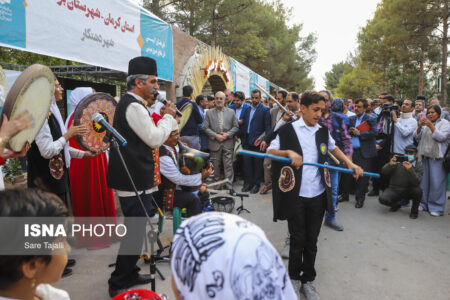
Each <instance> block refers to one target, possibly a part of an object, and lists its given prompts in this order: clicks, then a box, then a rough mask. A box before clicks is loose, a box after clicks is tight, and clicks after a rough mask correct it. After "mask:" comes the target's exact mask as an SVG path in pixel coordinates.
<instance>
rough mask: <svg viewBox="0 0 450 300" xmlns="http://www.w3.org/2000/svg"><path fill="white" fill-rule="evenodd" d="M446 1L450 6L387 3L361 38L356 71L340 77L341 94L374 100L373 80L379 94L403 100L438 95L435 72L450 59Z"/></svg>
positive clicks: (431, 0) (438, 0)
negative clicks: (446, 41)
mask: <svg viewBox="0 0 450 300" xmlns="http://www.w3.org/2000/svg"><path fill="white" fill-rule="evenodd" d="M444 2H447V7H448V0H425V1H424V0H382V1H381V2H380V3H379V4H378V7H377V10H376V12H375V15H374V17H373V18H372V19H371V20H369V21H368V22H367V24H366V26H364V27H363V28H362V29H361V31H360V33H359V35H358V44H359V45H358V60H357V63H356V68H355V69H354V70H353V71H352V72H351V73H348V74H347V76H342V77H341V78H340V82H339V84H338V91H339V92H340V93H346V94H349V93H350V94H353V95H365V96H369V94H371V93H372V92H371V90H373V88H369V87H367V86H364V84H367V83H368V82H370V81H373V84H375V85H376V86H377V87H380V88H382V89H380V90H378V91H377V93H379V92H381V91H387V92H389V93H391V94H393V95H394V96H397V97H399V98H415V97H416V96H417V95H418V94H419V93H420V94H424V95H426V96H428V97H431V96H432V95H435V94H436V88H435V86H436V85H435V80H436V79H437V77H436V73H439V71H440V66H442V65H444V59H445V60H446V56H445V55H442V53H443V51H444V50H443V48H442V40H443V38H444V35H446V34H444V32H443V30H441V28H442V24H443V23H442V22H444V21H443V17H442V12H443V10H442V9H443V8H444V7H445V5H444V4H445V3H444ZM444 15H445V14H444ZM447 16H448V12H447ZM447 21H448V19H447ZM445 22H446V21H445ZM445 64H446V62H445ZM329 73H331V74H333V73H334V72H333V70H331V71H330V72H329ZM352 73H353V74H352ZM356 74H358V76H363V78H364V79H358V78H355V76H356ZM330 76H331V75H330ZM332 79H333V78H331V79H330V80H331V82H332V83H333V81H332ZM365 79H368V81H367V80H365ZM350 83H352V84H363V86H362V87H351V86H349V84H350ZM377 93H375V95H377ZM372 96H373V95H372Z"/></svg>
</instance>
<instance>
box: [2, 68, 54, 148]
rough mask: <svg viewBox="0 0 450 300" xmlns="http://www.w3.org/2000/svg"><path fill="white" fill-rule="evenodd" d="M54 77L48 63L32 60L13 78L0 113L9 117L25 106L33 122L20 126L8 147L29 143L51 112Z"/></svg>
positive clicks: (21, 110)
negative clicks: (33, 62) (45, 64)
mask: <svg viewBox="0 0 450 300" xmlns="http://www.w3.org/2000/svg"><path fill="white" fill-rule="evenodd" d="M55 80H56V78H55V76H54V75H53V72H52V71H51V70H50V69H49V68H48V67H46V66H43V65H39V64H34V65H31V66H29V67H28V68H26V69H25V71H23V72H22V74H20V76H19V77H18V78H17V80H16V81H15V82H14V84H13V86H12V87H11V90H10V91H9V93H8V96H7V97H6V100H5V104H4V105H3V109H2V113H4V114H5V115H6V116H7V117H8V119H9V120H11V118H13V117H14V116H15V115H17V114H18V113H21V112H23V111H24V110H28V111H29V112H30V114H31V116H32V118H33V121H34V122H33V126H32V127H30V128H28V129H24V130H22V131H21V132H19V133H18V134H17V135H16V136H14V137H13V138H11V139H10V140H9V145H8V148H9V149H11V150H13V151H15V152H19V151H21V150H22V147H23V145H24V144H25V143H26V142H29V143H32V142H33V141H34V139H35V138H36V136H37V135H38V133H39V131H40V130H41V128H42V126H43V125H44V122H45V120H46V119H47V118H48V114H49V112H50V105H51V104H52V99H53V95H54V92H55ZM2 121H3V119H2ZM0 126H1V124H0Z"/></svg>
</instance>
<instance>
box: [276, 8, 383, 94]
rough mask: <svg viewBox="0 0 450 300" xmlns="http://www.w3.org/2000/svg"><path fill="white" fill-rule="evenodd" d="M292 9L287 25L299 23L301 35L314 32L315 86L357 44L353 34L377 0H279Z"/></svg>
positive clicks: (313, 71)
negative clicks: (315, 57) (315, 52)
mask: <svg viewBox="0 0 450 300" xmlns="http://www.w3.org/2000/svg"><path fill="white" fill-rule="evenodd" d="M282 2H283V3H284V4H285V5H286V6H287V7H292V8H293V13H292V17H291V19H290V20H288V24H298V23H303V30H302V35H303V36H305V35H307V34H308V33H310V32H314V33H316V36H317V42H316V44H315V49H316V51H317V59H316V61H315V63H314V65H313V66H312V70H311V73H310V76H311V77H313V78H314V81H315V89H317V90H320V89H323V88H324V87H325V83H324V77H325V73H326V72H328V71H330V70H331V66H332V65H333V64H335V63H339V62H341V61H343V60H345V59H346V58H347V56H348V54H349V53H350V52H354V50H355V49H356V47H357V40H356V39H357V35H358V32H359V30H360V28H361V27H364V26H365V24H366V21H367V20H368V19H371V18H372V17H373V14H374V12H375V9H376V7H377V3H379V2H381V0H282Z"/></svg>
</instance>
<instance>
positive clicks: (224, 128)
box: [204, 92, 239, 193]
mask: <svg viewBox="0 0 450 300" xmlns="http://www.w3.org/2000/svg"><path fill="white" fill-rule="evenodd" d="M214 102H215V104H216V107H215V108H213V109H210V110H208V111H207V112H206V116H205V124H204V128H205V133H206V134H207V135H208V136H209V150H210V153H211V158H212V159H213V164H214V170H215V172H214V174H215V175H214V176H215V179H216V180H219V178H220V173H221V172H220V167H221V165H222V163H223V170H224V174H225V178H227V179H228V180H229V182H228V183H227V184H226V187H227V189H229V190H230V192H231V193H233V192H234V190H233V185H232V183H233V150H234V135H235V134H236V133H237V132H238V131H239V124H238V120H237V118H236V115H235V113H234V111H233V110H232V109H230V108H228V107H225V94H224V93H223V92H217V93H216V97H215V100H214Z"/></svg>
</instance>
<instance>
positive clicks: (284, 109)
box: [254, 83, 289, 113]
mask: <svg viewBox="0 0 450 300" xmlns="http://www.w3.org/2000/svg"><path fill="white" fill-rule="evenodd" d="M254 85H255V86H256V87H257V88H258V89H260V90H261V91H262V92H263V93H264V94H266V95H267V96H269V98H270V99H272V100H273V101H275V103H276V104H277V105H278V107H279V108H280V109H281V110H283V111H284V112H285V113H289V112H288V110H287V109H286V108H285V107H284V106H283V105H281V103H280V102H278V100H277V99H275V98H274V97H273V96H272V95H271V94H269V93H268V92H267V91H266V90H265V89H263V88H262V87H261V86H260V85H259V84H257V83H254Z"/></svg>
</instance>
